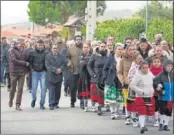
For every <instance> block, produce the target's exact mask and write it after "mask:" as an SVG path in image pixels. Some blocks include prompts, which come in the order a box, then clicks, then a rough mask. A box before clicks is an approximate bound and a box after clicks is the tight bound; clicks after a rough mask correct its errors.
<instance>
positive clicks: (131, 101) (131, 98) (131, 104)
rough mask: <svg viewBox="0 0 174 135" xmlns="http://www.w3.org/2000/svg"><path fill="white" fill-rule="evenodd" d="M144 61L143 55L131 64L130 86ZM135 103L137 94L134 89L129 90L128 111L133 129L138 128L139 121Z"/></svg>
mask: <svg viewBox="0 0 174 135" xmlns="http://www.w3.org/2000/svg"><path fill="white" fill-rule="evenodd" d="M142 61H143V58H142V56H141V54H137V56H136V58H135V61H134V62H133V63H132V64H131V67H130V69H129V73H128V80H129V84H130V83H131V81H132V78H133V77H134V75H135V73H136V72H137V70H138V69H139V67H140V64H141V62H142ZM134 101H135V92H134V90H133V89H131V88H129V91H128V99H127V110H128V111H129V112H130V113H131V119H132V124H133V127H137V126H138V119H137V118H136V114H137V112H136V109H135V102H134Z"/></svg>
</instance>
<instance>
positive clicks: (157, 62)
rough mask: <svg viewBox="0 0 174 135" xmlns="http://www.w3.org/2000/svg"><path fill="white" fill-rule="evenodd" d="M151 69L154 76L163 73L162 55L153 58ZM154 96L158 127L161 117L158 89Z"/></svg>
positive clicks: (155, 125) (155, 124)
mask: <svg viewBox="0 0 174 135" xmlns="http://www.w3.org/2000/svg"><path fill="white" fill-rule="evenodd" d="M150 71H151V72H152V74H153V75H154V76H157V75H158V74H159V73H161V72H162V71H163V68H162V63H161V59H160V57H154V58H153V59H152V64H151V65H150ZM153 97H154V99H155V115H154V118H155V121H154V127H158V126H159V118H158V117H159V114H158V111H159V103H158V93H157V91H155V92H154V95H153Z"/></svg>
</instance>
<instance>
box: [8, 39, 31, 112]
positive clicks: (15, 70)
mask: <svg viewBox="0 0 174 135" xmlns="http://www.w3.org/2000/svg"><path fill="white" fill-rule="evenodd" d="M24 46H25V43H24V41H23V40H22V39H21V40H19V41H18V43H17V46H15V47H14V48H12V49H11V52H10V59H9V67H10V68H9V70H10V78H11V90H10V96H9V107H12V106H13V99H14V96H15V93H16V87H17V85H18V91H17V97H16V110H18V111H21V110H22V109H21V108H20V106H21V101H22V93H23V86H24V81H25V75H26V73H27V72H28V66H29V62H28V52H27V50H26V49H25V48H24Z"/></svg>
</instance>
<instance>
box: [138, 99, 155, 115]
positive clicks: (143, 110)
mask: <svg viewBox="0 0 174 135" xmlns="http://www.w3.org/2000/svg"><path fill="white" fill-rule="evenodd" d="M135 107H136V111H137V112H138V114H139V115H147V116H152V115H154V113H155V100H154V98H150V101H149V104H145V101H144V98H142V97H136V98H135Z"/></svg>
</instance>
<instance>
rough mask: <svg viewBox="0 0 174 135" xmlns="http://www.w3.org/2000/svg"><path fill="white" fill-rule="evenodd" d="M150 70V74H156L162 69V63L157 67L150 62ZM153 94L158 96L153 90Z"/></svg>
mask: <svg viewBox="0 0 174 135" xmlns="http://www.w3.org/2000/svg"><path fill="white" fill-rule="evenodd" d="M150 71H151V72H152V74H153V75H154V76H157V75H158V74H159V73H161V72H162V71H163V67H162V65H161V66H160V67H158V68H156V67H154V66H153V65H152V64H151V65H150ZM154 96H155V97H157V96H158V93H157V92H156V91H155V92H154Z"/></svg>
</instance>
